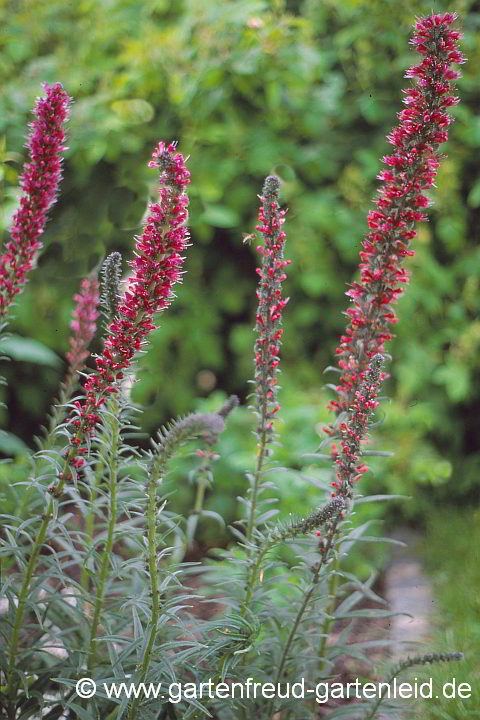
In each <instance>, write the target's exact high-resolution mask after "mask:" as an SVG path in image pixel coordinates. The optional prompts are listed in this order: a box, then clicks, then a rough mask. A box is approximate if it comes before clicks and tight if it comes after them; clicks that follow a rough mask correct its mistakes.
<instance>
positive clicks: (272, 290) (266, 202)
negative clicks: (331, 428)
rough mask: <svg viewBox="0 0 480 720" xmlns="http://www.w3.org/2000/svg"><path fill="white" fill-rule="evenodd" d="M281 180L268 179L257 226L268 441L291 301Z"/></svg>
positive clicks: (261, 410) (260, 397) (259, 369)
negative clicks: (286, 292) (286, 290)
mask: <svg viewBox="0 0 480 720" xmlns="http://www.w3.org/2000/svg"><path fill="white" fill-rule="evenodd" d="M279 189H280V181H279V180H278V178H277V177H275V176H274V175H270V176H269V177H267V179H266V180H265V183H264V186H263V191H262V192H263V194H262V196H261V198H260V199H261V201H262V206H261V207H260V210H259V213H258V225H257V230H258V231H259V232H261V233H263V236H264V244H263V245H260V246H259V247H258V248H257V251H258V252H259V254H260V255H261V256H262V265H261V267H259V268H257V274H258V276H259V288H258V291H257V298H258V309H257V313H256V331H257V339H256V341H255V386H256V391H255V394H256V409H257V411H258V416H259V422H258V426H257V436H258V437H259V438H260V437H262V436H265V440H266V441H267V442H268V441H270V440H271V439H272V438H273V435H274V417H275V415H276V413H277V412H278V411H279V409H280V405H279V404H278V402H277V399H276V392H277V388H276V382H277V380H276V374H277V372H278V366H279V358H278V356H279V353H280V345H281V341H280V338H281V337H282V333H283V330H282V329H281V327H280V325H281V322H282V312H283V309H284V307H285V305H286V304H287V302H288V298H287V299H282V282H284V280H286V278H287V276H286V274H285V273H284V272H283V269H284V268H285V267H286V266H287V265H289V264H290V262H291V261H290V260H284V259H283V253H284V247H285V238H286V234H285V232H284V231H283V230H282V226H283V224H284V222H285V215H286V211H285V210H280V206H279V200H278V195H279Z"/></svg>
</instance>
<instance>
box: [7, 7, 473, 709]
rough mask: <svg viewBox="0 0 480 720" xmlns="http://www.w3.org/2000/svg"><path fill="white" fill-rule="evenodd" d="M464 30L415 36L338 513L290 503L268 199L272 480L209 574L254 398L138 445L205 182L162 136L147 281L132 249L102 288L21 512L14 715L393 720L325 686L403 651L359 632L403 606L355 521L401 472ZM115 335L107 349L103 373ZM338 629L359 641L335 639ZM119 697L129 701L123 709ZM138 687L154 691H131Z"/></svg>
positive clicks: (428, 25) (14, 537)
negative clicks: (416, 307) (181, 486)
mask: <svg viewBox="0 0 480 720" xmlns="http://www.w3.org/2000/svg"><path fill="white" fill-rule="evenodd" d="M455 20H456V16H455V14H453V13H444V14H436V13H432V14H431V15H429V16H427V17H425V18H422V19H419V20H417V21H416V24H415V31H414V35H413V38H412V41H411V42H412V45H413V47H414V49H415V51H416V52H417V53H419V54H420V56H421V61H420V62H419V64H417V65H414V66H413V67H411V68H410V69H409V71H408V72H407V75H406V77H407V78H409V79H410V81H411V84H410V86H409V87H408V89H407V90H405V94H404V99H403V101H404V103H405V106H406V107H405V108H404V109H403V110H402V111H401V112H400V113H399V115H398V120H399V123H398V125H397V126H396V127H395V128H394V129H393V130H392V132H391V134H390V135H389V136H388V141H389V143H390V145H391V146H392V147H393V151H392V154H390V155H386V156H385V157H384V158H383V163H384V166H385V168H384V169H383V170H382V171H381V172H380V173H379V175H378V178H379V180H380V181H381V182H382V185H381V186H380V189H379V191H378V194H377V196H376V198H375V201H374V203H375V207H374V209H372V210H371V211H370V212H369V214H368V232H367V234H366V236H365V238H364V240H363V246H362V250H361V252H360V275H359V278H358V279H357V280H355V281H354V282H352V283H351V284H350V286H349V289H348V291H347V293H346V295H347V297H348V300H349V303H350V304H349V306H348V308H347V310H346V311H345V313H344V314H345V317H346V321H347V326H346V329H345V332H344V334H343V335H342V337H341V338H340V342H339V345H338V348H337V350H336V354H337V357H338V365H337V366H335V367H330V368H327V370H328V371H329V372H331V373H332V375H333V377H334V378H335V382H334V383H333V384H332V385H330V386H329V387H330V388H331V390H332V392H333V393H334V396H333V399H332V400H331V402H330V406H329V407H330V410H331V413H332V419H331V422H329V423H328V424H327V426H326V427H324V429H323V432H324V440H323V441H322V443H321V446H320V447H319V448H312V453H311V454H310V457H314V458H315V460H316V461H318V463H323V464H324V465H326V466H329V467H331V469H332V479H331V484H330V485H325V486H321V484H319V488H318V503H317V505H316V506H315V507H305V509H304V513H303V514H302V515H301V516H299V517H288V515H287V517H285V514H283V516H282V508H281V507H279V508H276V507H275V505H276V503H277V497H276V482H275V480H276V475H277V473H278V472H279V471H283V469H282V468H280V467H279V466H278V464H277V463H276V460H275V450H276V446H277V445H278V438H277V434H276V421H277V417H278V414H279V412H281V407H280V403H281V389H280V388H279V386H278V385H277V379H278V377H279V375H278V373H279V364H280V352H281V343H282V335H283V328H282V316H283V315H284V313H285V312H287V303H288V300H289V299H288V298H286V297H285V296H284V294H283V291H282V283H283V282H284V281H285V280H286V277H287V276H286V268H287V267H288V265H289V264H290V261H289V260H288V251H287V258H286V256H285V248H286V239H287V233H286V227H287V223H286V220H287V217H288V215H287V212H286V210H285V209H282V203H281V181H280V180H279V178H278V177H277V176H276V175H274V174H272V175H269V176H268V177H267V178H266V180H265V182H264V185H263V189H262V190H261V193H260V195H259V199H260V208H259V211H258V225H257V227H256V232H257V233H258V235H259V237H261V238H262V241H263V242H262V243H261V244H260V245H259V246H258V247H257V251H258V254H259V256H260V262H259V267H258V269H257V274H258V289H257V300H258V307H257V313H256V326H255V340H254V378H253V380H252V388H253V390H252V394H251V396H250V398H251V406H252V411H253V412H252V430H253V437H252V453H255V468H254V471H253V472H249V473H247V474H246V483H245V493H244V495H243V497H240V498H239V502H240V503H241V505H242V512H243V519H242V520H241V521H239V522H237V523H235V524H234V526H232V527H230V528H229V532H230V537H231V541H230V544H229V546H228V547H227V548H224V547H222V548H217V549H216V550H215V552H211V553H210V554H209V555H208V556H207V557H205V558H202V560H201V561H200V562H194V561H191V560H189V557H190V555H189V552H190V550H191V549H192V547H193V545H194V541H195V536H196V533H197V530H198V523H199V519H200V518H203V520H204V521H206V522H209V523H212V524H221V523H222V522H223V519H222V518H221V517H220V516H219V515H218V514H216V513H214V512H212V511H209V510H206V509H205V508H204V499H205V494H206V491H207V489H208V490H209V491H212V492H214V491H215V483H214V477H215V461H216V460H217V458H218V455H217V453H216V450H215V444H216V442H217V440H218V438H219V436H220V435H221V434H222V433H228V422H229V416H230V414H231V413H235V409H236V407H237V406H238V403H239V401H238V399H237V398H236V397H235V396H232V397H230V398H228V399H227V400H226V401H225V402H224V404H223V405H222V406H220V407H218V409H217V410H216V411H215V412H197V413H191V414H188V415H186V416H185V417H182V418H180V419H176V420H173V421H172V422H171V423H169V424H168V425H167V426H165V427H162V428H161V429H159V431H158V433H157V435H156V437H154V438H152V440H151V450H150V451H149V452H145V451H141V450H140V449H139V448H138V447H136V445H135V434H136V430H137V426H136V425H135V422H136V417H137V415H138V413H139V412H140V411H141V409H140V408H138V407H137V406H136V405H135V404H134V403H133V402H132V400H131V396H130V391H131V387H132V384H133V383H134V382H135V380H136V378H135V374H136V361H137V359H138V357H139V356H140V355H141V354H142V353H145V352H148V341H149V336H150V334H151V332H152V331H153V330H154V329H155V327H156V325H155V323H156V319H157V316H158V315H159V313H162V312H163V311H165V310H167V308H168V307H169V306H170V304H171V303H172V301H173V300H174V297H175V295H174V286H175V285H177V284H178V283H179V282H180V280H181V279H182V277H183V271H182V267H183V262H184V259H185V253H188V247H189V234H188V229H187V225H188V187H189V185H190V182H191V180H193V182H194V178H193V179H192V178H191V176H190V172H189V170H188V169H187V159H186V158H185V157H184V156H183V155H182V154H181V153H180V152H179V151H178V149H177V146H176V143H174V142H163V141H161V142H159V143H158V144H157V146H156V147H155V149H154V150H153V153H152V158H151V161H150V163H149V167H150V168H152V170H155V171H157V173H158V175H159V178H158V180H159V189H158V199H157V201H156V202H154V203H152V204H150V205H149V207H148V211H147V214H146V216H145V221H144V224H143V229H142V232H141V233H140V234H139V235H138V236H136V238H135V248H134V249H132V257H133V259H131V260H129V262H128V266H129V270H128V273H126V276H125V278H124V279H122V278H123V275H124V268H123V265H122V257H121V255H120V254H119V253H112V254H110V255H109V256H108V257H107V258H106V259H105V261H104V262H103V265H102V268H101V272H100V273H97V272H96V271H95V272H93V273H92V274H90V275H89V276H88V277H86V278H85V279H84V280H83V281H82V283H81V286H80V288H79V290H78V294H76V295H75V298H74V300H75V309H74V311H73V320H72V322H71V327H72V336H71V338H70V341H69V342H70V348H69V352H68V355H67V358H68V363H69V368H68V373H67V375H66V377H65V380H64V382H63V384H62V386H61V388H60V390H59V395H58V402H57V403H56V404H55V406H54V408H53V409H52V412H51V416H50V418H49V422H48V423H47V427H46V428H45V429H44V430H43V431H42V432H41V433H39V437H38V439H37V442H38V446H39V449H38V451H37V452H36V454H35V455H34V456H33V458H32V466H31V468H30V471H29V474H28V476H26V477H25V479H24V480H23V481H22V485H23V486H25V487H26V492H25V494H24V495H23V497H24V500H23V503H22V505H21V507H20V509H19V511H18V516H13V517H12V516H10V515H4V516H3V518H2V529H1V536H0V538H1V543H2V546H1V563H2V564H1V568H2V578H1V582H2V584H1V599H0V603H1V605H0V608H1V616H0V623H1V634H0V638H1V643H2V646H1V648H0V711H1V713H2V717H5V718H6V719H7V720H16V719H20V718H21V719H22V720H23V719H24V718H25V719H27V718H40V717H46V718H50V719H51V720H53V719H54V718H62V717H63V718H80V719H81V720H87V719H88V720H93V719H94V718H99V717H102V718H108V720H114V719H116V720H120V718H128V720H134V718H142V720H143V719H148V718H152V719H153V718H180V717H182V718H200V717H204V716H206V717H208V716H211V717H214V718H218V719H219V720H227V719H229V718H232V719H233V718H235V719H241V718H251V717H252V716H255V717H258V718H260V719H262V720H267V719H268V720H272V719H273V718H276V719H280V718H281V719H282V720H284V719H285V720H286V719H287V718H306V717H312V718H313V717H316V716H317V714H318V712H319V711H320V710H321V712H322V713H324V716H326V717H328V718H329V719H330V720H334V718H342V717H343V718H373V717H375V716H376V713H377V710H378V709H379V708H380V707H381V708H382V712H385V711H386V709H388V705H387V703H386V702H384V701H385V700H386V693H385V692H383V693H382V694H381V695H380V696H379V697H378V698H376V699H375V700H370V699H368V698H350V699H345V698H342V699H343V701H344V702H343V703H341V704H337V706H332V705H328V704H326V705H325V707H322V702H320V700H321V697H320V696H319V694H318V686H319V684H322V683H323V684H324V683H326V682H334V680H335V678H336V667H337V665H338V663H339V661H340V659H341V658H342V657H343V656H346V655H348V656H353V657H355V658H356V659H357V660H358V661H361V662H362V663H363V667H368V666H369V654H370V651H371V650H372V649H373V648H377V649H378V648H384V649H385V653H387V651H388V648H389V647H390V645H391V643H390V640H389V637H388V636H386V637H384V638H382V639H381V640H377V639H375V640H361V641H358V639H356V638H355V637H354V636H353V637H350V635H351V633H352V629H353V626H354V624H355V621H356V620H358V619H360V620H361V619H362V618H370V617H376V618H385V617H389V615H390V614H391V613H390V612H389V610H388V608H386V607H385V608H384V609H380V610H372V609H365V608H364V607H362V601H363V600H364V599H369V600H373V601H377V602H378V603H380V604H381V603H382V600H381V598H379V597H378V595H377V594H376V593H375V592H374V589H373V587H372V580H373V579H372V580H371V581H369V582H366V583H365V582H362V581H361V580H360V579H359V578H357V577H356V576H355V575H354V574H352V573H350V572H348V571H347V570H346V569H345V568H344V567H343V565H342V561H343V559H344V558H345V557H346V556H347V555H348V553H349V552H350V550H351V548H352V547H353V546H354V545H355V544H356V543H357V542H359V541H362V542H365V541H368V540H369V539H371V540H372V541H373V540H375V538H369V536H368V535H367V530H368V526H369V523H364V524H361V525H358V524H355V508H356V507H357V506H358V505H359V504H362V503H365V502H368V500H369V499H370V500H375V499H378V498H368V497H364V496H362V483H361V481H362V477H363V476H364V474H365V473H367V472H368V470H369V468H368V465H367V463H368V458H369V457H371V456H374V455H380V456H381V455H385V453H384V452H382V451H378V452H376V451H375V450H373V449H368V448H367V444H368V443H369V442H370V441H371V438H370V430H371V428H372V427H373V426H374V425H375V423H376V422H377V421H378V418H377V417H375V415H376V408H377V407H378V405H379V403H380V402H381V400H382V395H381V392H382V385H383V382H384V380H385V378H386V377H387V368H388V367H389V363H390V361H391V358H390V357H389V356H388V355H387V350H386V347H385V345H386V343H388V342H389V341H390V340H391V339H392V337H393V334H392V328H393V327H394V325H395V323H396V322H397V316H396V313H395V309H394V305H395V302H396V300H397V299H398V297H399V296H400V295H402V293H403V292H404V291H405V287H406V285H407V283H408V269H407V268H408V258H409V257H410V256H412V255H414V254H415V249H414V247H415V242H414V241H415V237H416V230H415V227H416V224H417V223H418V222H422V221H426V220H427V216H426V209H427V208H428V206H429V198H428V197H427V195H426V194H425V191H428V190H429V189H430V188H431V187H432V186H433V185H434V181H435V178H436V174H437V169H438V167H439V164H440V161H441V158H442V155H441V153H440V148H441V146H442V144H443V143H445V142H446V140H447V138H448V126H449V124H450V123H451V122H452V116H451V115H450V114H449V108H450V107H452V106H454V105H456V104H457V102H458V98H457V97H456V96H455V95H454V94H452V93H453V87H454V83H455V80H456V78H457V77H459V72H458V70H456V69H455V68H454V67H453V66H455V65H457V64H461V63H463V62H464V57H463V55H462V53H461V52H460V51H459V50H458V48H457V45H458V41H459V40H460V32H459V31H458V30H457V29H456V28H455V26H454V22H455ZM70 102H71V101H70V98H69V96H68V94H67V92H66V90H64V88H63V87H62V85H61V84H59V83H56V84H52V85H45V87H44V96H43V97H41V98H39V99H38V101H37V104H36V107H35V109H34V116H35V119H34V121H33V123H32V127H31V132H30V136H29V140H28V148H29V152H30V161H29V162H28V164H27V165H26V166H25V168H24V173H23V177H22V190H23V195H22V197H21V200H20V207H19V209H18V210H17V212H16V214H15V215H14V218H13V222H12V227H11V237H10V239H9V240H8V241H7V242H6V245H5V247H4V250H3V254H2V256H1V259H0V313H1V316H2V323H3V326H2V331H3V332H5V328H6V326H7V320H8V314H9V312H10V311H11V310H12V309H13V308H14V306H15V303H17V304H18V303H20V302H21V299H20V298H19V297H18V296H19V294H20V293H21V291H22V289H23V287H24V285H25V283H26V282H27V279H28V274H29V273H30V271H32V269H34V266H35V264H36V261H37V258H38V256H39V253H40V251H41V248H42V243H41V236H42V233H43V231H44V227H45V224H46V219H47V212H48V210H49V208H50V207H51V205H52V204H53V203H54V202H55V199H56V196H57V192H58V188H59V184H60V180H61V164H62V153H63V151H64V150H65V145H64V143H65V123H66V121H67V119H68V113H69V108H70ZM98 275H99V277H98ZM186 282H188V276H187V278H186ZM292 302H293V301H292ZM319 312H321V308H319ZM160 317H161V316H160ZM100 320H101V322H100ZM97 331H98V332H102V333H103V347H102V351H101V353H99V354H96V355H94V356H93V358H92V360H93V362H91V365H93V368H92V369H88V368H89V364H88V358H89V354H90V353H89V350H88V348H89V345H90V343H91V341H92V339H93V337H94V336H95V334H96V333H97ZM206 342H208V339H206ZM165 382H168V379H165V378H160V379H159V385H161V384H162V383H165ZM191 441H195V443H196V445H197V450H196V452H195V453H194V456H193V459H192V465H193V467H194V469H193V471H192V473H191V479H192V480H193V482H194V485H195V502H194V506H193V507H192V509H191V512H190V513H189V514H188V515H187V516H185V517H181V516H179V515H177V514H176V513H174V512H173V511H172V510H171V508H170V503H169V494H168V493H166V491H165V483H164V481H165V478H166V476H167V474H168V472H169V467H170V462H171V460H172V458H173V457H174V456H175V454H176V453H177V452H178V450H179V448H180V447H181V446H182V445H184V444H185V443H190V442H191ZM292 472H293V471H292ZM317 482H318V481H317ZM277 515H279V516H280V519H277V518H276V516H277ZM284 546H288V552H284V550H285V547H284ZM338 622H340V623H341V624H342V625H341V627H342V629H341V632H339V633H335V634H333V630H334V628H335V623H338ZM457 659H460V655H459V654H458V653H455V652H453V651H452V652H451V653H435V652H431V653H428V654H425V655H418V656H415V657H412V658H407V659H404V660H403V661H402V662H401V663H400V664H399V665H397V666H395V667H394V668H393V669H390V670H388V671H387V675H386V680H387V681H388V682H391V681H392V680H393V678H394V677H396V675H397V674H398V673H399V672H401V671H403V670H406V669H408V668H409V667H411V666H413V665H416V664H427V663H431V662H437V661H451V660H457ZM364 672H366V671H365V670H364ZM252 682H253V683H261V684H263V687H264V693H260V691H258V692H257V694H256V696H255V694H254V693H253V692H248V691H247V688H250V687H251V685H252ZM112 683H117V687H118V688H120V692H118V693H115V692H113V693H112V691H111V687H112ZM121 683H125V685H124V686H121V685H120V684H121ZM294 683H299V684H300V685H301V686H302V687H303V689H304V694H303V696H302V697H299V696H298V695H296V694H294V693H293V686H294ZM160 684H162V687H163V690H162V689H160V690H159V688H160ZM133 686H135V687H136V688H140V691H139V692H138V693H132V692H130V691H129V688H130V687H133ZM92 687H94V688H95V689H96V692H90V690H91V688H92ZM168 687H169V688H170V690H169V691H167V690H166V688H168ZM147 688H149V690H148V692H147V690H146V689H147ZM315 688H317V694H315ZM305 689H306V690H305ZM308 691H309V692H308ZM337 697H340V696H337Z"/></svg>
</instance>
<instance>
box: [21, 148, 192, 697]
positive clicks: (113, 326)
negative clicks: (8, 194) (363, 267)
mask: <svg viewBox="0 0 480 720" xmlns="http://www.w3.org/2000/svg"><path fill="white" fill-rule="evenodd" d="M149 167H156V168H159V170H160V181H161V182H162V183H163V186H162V187H161V188H160V191H159V192H160V197H159V202H158V203H155V204H153V205H151V206H150V208H149V214H148V218H147V221H146V223H145V225H144V229H143V233H142V235H141V236H139V237H137V238H136V240H137V243H136V255H135V259H134V260H133V261H131V263H130V265H131V266H132V267H133V268H134V273H133V275H132V278H131V280H130V282H129V286H128V289H127V291H126V293H125V295H124V297H123V299H122V302H121V303H120V304H119V306H118V314H117V316H116V318H115V319H114V320H113V322H111V323H110V325H109V326H108V336H107V338H106V340H105V343H104V350H103V354H102V355H101V356H100V357H97V359H96V365H97V368H96V370H95V371H94V372H93V373H92V374H91V375H90V376H89V378H88V379H87V382H86V383H85V393H86V398H85V401H84V403H83V404H82V403H80V402H79V401H78V402H77V403H76V407H77V416H76V419H74V420H72V421H71V422H70V423H69V426H68V430H69V432H70V435H69V448H68V449H67V453H66V457H65V464H64V469H63V472H61V473H60V475H59V478H58V482H57V483H56V484H53V485H51V486H50V487H49V492H50V493H51V495H52V498H51V499H50V502H49V504H48V508H47V510H46V512H45V514H44V515H43V516H42V522H41V525H40V529H39V531H38V535H37V537H36V540H35V542H34V544H33V546H32V551H31V554H30V558H29V561H28V564H27V566H26V568H25V572H24V575H23V582H22V587H21V589H20V593H19V597H18V606H17V608H16V612H15V621H14V624H13V629H12V637H11V641H10V649H9V655H8V658H9V659H8V672H7V695H8V697H9V700H10V704H11V707H13V705H14V702H15V697H16V693H17V687H18V683H19V676H17V674H16V671H15V662H16V655H17V648H18V643H19V640H20V632H21V628H22V623H23V618H24V615H25V603H26V600H27V597H28V592H29V587H30V583H31V581H32V577H33V572H34V570H35V567H36V563H37V559H38V556H39V553H40V549H41V547H42V545H43V543H44V541H45V537H46V533H47V530H48V526H49V524H50V520H51V519H52V518H53V509H54V499H53V498H54V497H60V496H61V495H62V493H63V488H64V486H65V482H66V481H68V480H70V479H71V478H72V471H73V472H76V471H77V470H78V469H80V468H81V467H82V466H83V465H84V458H83V457H82V455H84V454H85V453H86V451H87V447H86V442H87V441H88V439H89V438H90V437H91V436H92V434H93V432H94V430H95V428H96V426H97V424H98V423H99V422H100V420H101V418H100V416H99V414H98V412H99V411H100V409H101V408H102V406H103V405H104V404H105V402H106V401H107V399H108V398H109V397H110V396H111V395H112V394H114V393H116V392H118V384H119V381H121V380H122V379H123V377H124V374H123V372H124V370H125V369H128V368H129V367H130V366H131V363H132V359H133V357H134V355H135V354H136V353H137V352H138V351H139V350H141V349H142V347H143V346H144V345H145V344H146V339H147V337H148V335H149V333H150V332H151V331H152V330H154V329H155V325H154V322H153V317H154V315H155V313H157V312H159V311H160V310H163V309H165V308H166V307H168V305H169V304H170V302H171V301H172V299H173V297H174V295H173V285H174V284H175V283H176V282H178V281H179V280H180V279H181V275H182V271H181V267H182V264H183V260H184V258H183V256H182V255H181V254H180V253H182V252H183V251H184V250H185V248H186V247H187V245H188V237H189V236H188V231H187V228H186V227H185V225H184V223H185V222H186V220H187V216H188V213H187V206H188V197H187V194H186V192H185V188H186V186H187V185H188V183H189V182H190V173H189V172H188V170H187V169H186V167H185V160H184V157H183V155H181V154H180V153H177V152H176V146H175V144H173V143H172V144H170V145H165V144H164V143H163V142H160V143H159V144H158V146H157V147H156V148H155V150H154V152H153V155H152V160H151V161H150V162H149Z"/></svg>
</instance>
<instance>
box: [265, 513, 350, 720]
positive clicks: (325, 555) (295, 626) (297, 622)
mask: <svg viewBox="0 0 480 720" xmlns="http://www.w3.org/2000/svg"><path fill="white" fill-rule="evenodd" d="M337 525H338V518H337V519H336V520H335V521H334V523H333V525H332V528H331V529H330V531H329V533H328V536H327V542H326V545H325V551H324V553H323V555H322V558H321V560H320V562H319V563H318V565H317V567H316V569H315V572H314V574H313V579H312V583H311V586H310V589H309V590H308V592H307V593H306V594H305V596H304V598H303V602H302V604H301V606H300V608H299V610H298V612H297V614H296V616H295V620H294V621H293V625H292V628H291V630H290V633H289V635H288V638H287V642H286V644H285V647H284V649H283V653H282V656H281V658H280V664H279V666H278V670H277V674H276V677H275V681H274V685H275V686H277V685H278V683H279V682H280V679H281V677H282V673H283V670H284V667H285V663H286V662H287V659H288V654H289V652H290V648H291V647H292V643H293V641H294V639H295V635H296V634H297V630H298V628H299V625H300V623H301V621H302V619H303V616H304V614H305V610H306V609H307V607H308V604H309V602H310V600H311V598H312V595H313V593H314V591H315V588H316V586H317V584H318V581H319V579H320V573H321V571H322V568H323V567H324V565H325V563H326V561H327V558H328V555H329V553H330V550H331V548H332V545H333V542H334V538H335V535H336V531H337ZM273 709H274V700H273V699H272V700H271V701H270V703H269V706H268V710H267V718H268V717H270V716H271V715H272V713H273Z"/></svg>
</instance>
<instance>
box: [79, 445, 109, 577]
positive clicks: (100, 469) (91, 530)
mask: <svg viewBox="0 0 480 720" xmlns="http://www.w3.org/2000/svg"><path fill="white" fill-rule="evenodd" d="M104 472H105V463H104V461H103V459H99V460H98V461H97V463H96V465H95V481H94V484H93V485H92V487H91V488H90V505H89V507H88V512H87V521H86V528H85V530H86V537H85V546H86V547H85V549H86V552H87V554H88V553H89V552H91V551H92V550H93V537H94V534H95V504H96V502H97V496H98V489H99V487H100V485H101V482H102V479H103V474H104ZM89 576H90V574H89V570H88V566H87V564H86V563H84V566H83V568H82V574H81V576H80V585H81V586H82V588H83V589H84V590H86V591H88V587H89Z"/></svg>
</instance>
